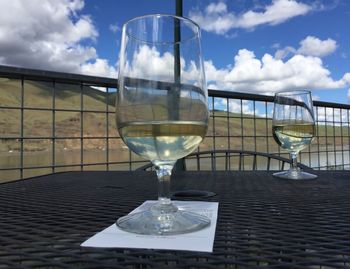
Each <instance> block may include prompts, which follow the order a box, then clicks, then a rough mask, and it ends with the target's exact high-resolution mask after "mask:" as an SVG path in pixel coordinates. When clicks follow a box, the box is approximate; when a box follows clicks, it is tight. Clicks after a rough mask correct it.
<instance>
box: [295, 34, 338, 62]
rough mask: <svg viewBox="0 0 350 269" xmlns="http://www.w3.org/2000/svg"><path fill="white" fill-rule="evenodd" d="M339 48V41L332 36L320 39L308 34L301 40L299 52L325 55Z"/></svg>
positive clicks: (318, 55)
mask: <svg viewBox="0 0 350 269" xmlns="http://www.w3.org/2000/svg"><path fill="white" fill-rule="evenodd" d="M336 48H337V42H336V41H335V40H333V39H331V38H328V39H326V40H320V39H318V38H317V37H314V36H308V37H306V38H305V39H304V40H302V41H301V42H300V48H299V49H298V53H300V54H304V55H312V56H317V57H323V56H326V55H329V54H331V53H333V52H334V51H335V50H336Z"/></svg>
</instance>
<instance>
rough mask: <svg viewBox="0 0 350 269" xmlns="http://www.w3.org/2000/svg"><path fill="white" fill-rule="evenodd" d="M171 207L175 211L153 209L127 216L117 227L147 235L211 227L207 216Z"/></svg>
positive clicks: (119, 221) (177, 232) (192, 230)
mask: <svg viewBox="0 0 350 269" xmlns="http://www.w3.org/2000/svg"><path fill="white" fill-rule="evenodd" d="M171 206H172V207H173V208H174V210H172V211H171V212H167V213H164V212H161V211H160V210H158V209H155V208H154V207H151V208H150V209H148V210H145V211H141V212H138V213H133V214H129V215H126V216H124V217H121V218H119V219H118V220H117V223H116V225H117V226H118V227H119V228H120V229H122V230H124V231H127V232H131V233H137V234H145V235H176V234H184V233H191V232H195V231H199V230H201V229H204V228H206V227H208V226H209V225H210V219H208V218H207V217H205V216H202V215H199V214H196V213H193V212H189V211H185V210H180V209H178V208H176V207H175V206H173V205H171Z"/></svg>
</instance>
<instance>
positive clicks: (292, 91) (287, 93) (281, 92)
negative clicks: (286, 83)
mask: <svg viewBox="0 0 350 269" xmlns="http://www.w3.org/2000/svg"><path fill="white" fill-rule="evenodd" d="M280 94H283V95H299V94H311V91H309V90H284V91H278V92H276V93H275V95H280Z"/></svg>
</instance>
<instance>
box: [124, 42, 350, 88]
mask: <svg viewBox="0 0 350 269" xmlns="http://www.w3.org/2000/svg"><path fill="white" fill-rule="evenodd" d="M129 61H130V62H128V63H127V64H126V68H127V72H128V76H134V77H138V78H146V79H149V78H152V74H154V73H157V74H158V76H157V79H159V80H163V81H169V80H171V79H172V78H173V72H174V69H173V64H174V57H173V55H172V54H171V53H170V52H165V53H163V54H161V53H160V52H158V51H157V50H156V49H155V48H154V47H153V48H151V47H149V46H147V45H144V46H142V47H141V48H140V50H139V51H138V52H137V53H135V54H134V55H133V57H131V59H130V60H129ZM204 69H205V73H206V78H207V82H208V85H209V88H211V89H218V90H231V91H238V92H254V93H258V94H273V93H274V92H276V91H281V90H287V89H310V90H311V89H339V88H344V87H347V86H348V85H350V73H346V74H344V76H343V77H342V78H340V79H338V80H335V79H333V78H332V77H331V72H330V71H329V70H328V69H327V68H326V67H325V66H324V65H323V62H322V59H321V58H319V57H315V56H305V55H300V54H296V55H294V56H293V57H291V58H289V59H288V60H283V59H278V58H276V57H274V56H272V55H270V54H265V55H264V56H263V57H262V58H261V59H259V58H257V57H256V56H255V54H254V52H253V51H249V50H247V49H241V50H239V51H238V53H237V54H236V55H235V56H234V57H233V63H229V65H227V66H226V67H225V68H216V66H215V65H214V63H213V62H212V61H211V60H209V61H205V62H204ZM181 74H182V82H184V83H187V82H188V81H191V80H192V81H194V80H195V79H198V66H196V65H195V64H194V62H192V61H188V62H185V60H184V59H181Z"/></svg>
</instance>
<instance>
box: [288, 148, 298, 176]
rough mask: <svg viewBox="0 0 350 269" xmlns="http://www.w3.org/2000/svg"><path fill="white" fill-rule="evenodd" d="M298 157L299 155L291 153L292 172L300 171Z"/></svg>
mask: <svg viewBox="0 0 350 269" xmlns="http://www.w3.org/2000/svg"><path fill="white" fill-rule="evenodd" d="M297 156H298V153H297V152H291V153H290V157H291V159H292V167H291V170H295V171H296V170H298V161H297Z"/></svg>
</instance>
